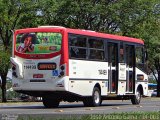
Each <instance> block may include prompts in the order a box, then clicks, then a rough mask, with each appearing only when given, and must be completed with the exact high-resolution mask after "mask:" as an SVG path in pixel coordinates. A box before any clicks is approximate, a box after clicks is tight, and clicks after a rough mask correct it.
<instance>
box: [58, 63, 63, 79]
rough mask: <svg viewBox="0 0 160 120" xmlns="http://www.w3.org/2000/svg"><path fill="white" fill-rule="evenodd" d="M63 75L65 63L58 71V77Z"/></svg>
mask: <svg viewBox="0 0 160 120" xmlns="http://www.w3.org/2000/svg"><path fill="white" fill-rule="evenodd" d="M64 75H65V65H61V66H60V73H59V76H58V77H63V76H64Z"/></svg>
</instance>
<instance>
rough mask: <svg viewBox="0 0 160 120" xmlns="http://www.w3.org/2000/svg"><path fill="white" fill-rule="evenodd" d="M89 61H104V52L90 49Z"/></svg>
mask: <svg viewBox="0 0 160 120" xmlns="http://www.w3.org/2000/svg"><path fill="white" fill-rule="evenodd" d="M89 59H95V60H104V51H102V50H96V49H91V50H90V55H89Z"/></svg>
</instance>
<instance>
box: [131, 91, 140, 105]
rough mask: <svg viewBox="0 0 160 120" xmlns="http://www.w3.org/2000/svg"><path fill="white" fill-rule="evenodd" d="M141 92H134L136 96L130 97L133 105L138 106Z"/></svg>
mask: <svg viewBox="0 0 160 120" xmlns="http://www.w3.org/2000/svg"><path fill="white" fill-rule="evenodd" d="M141 96H142V95H141V91H140V90H139V89H138V90H137V91H136V94H135V95H134V96H132V97H131V102H132V104H133V105H138V104H140V102H141Z"/></svg>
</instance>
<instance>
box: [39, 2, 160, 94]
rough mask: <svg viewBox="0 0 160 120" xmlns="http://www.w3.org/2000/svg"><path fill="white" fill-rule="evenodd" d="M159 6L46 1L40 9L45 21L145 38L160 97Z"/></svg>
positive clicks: (157, 3) (150, 3)
mask: <svg viewBox="0 0 160 120" xmlns="http://www.w3.org/2000/svg"><path fill="white" fill-rule="evenodd" d="M42 1H43V0H42ZM52 1H54V2H52ZM48 6H50V7H48ZM159 8H160V4H159V0H88V1H85V0H80V1H72V0H61V2H60V1H56V0H47V1H46V2H45V1H43V6H42V9H41V12H42V18H43V17H44V18H46V19H45V20H44V21H43V23H45V24H49V25H61V26H65V27H71V28H81V29H90V30H95V31H101V32H107V33H115V34H120V35H125V36H130V37H136V38H141V39H143V40H145V44H146V48H147V51H148V55H149V68H150V70H151V71H154V70H156V71H157V73H158V78H157V83H158V86H157V89H158V94H157V95H158V96H160V93H159V92H160V50H159V48H160V46H159V44H160V36H159V31H160V22H159V21H160V20H159V18H160V17H159V15H160V9H159Z"/></svg>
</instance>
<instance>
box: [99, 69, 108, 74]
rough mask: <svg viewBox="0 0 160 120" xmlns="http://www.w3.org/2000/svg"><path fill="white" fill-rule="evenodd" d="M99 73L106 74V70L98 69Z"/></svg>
mask: <svg viewBox="0 0 160 120" xmlns="http://www.w3.org/2000/svg"><path fill="white" fill-rule="evenodd" d="M98 71H99V75H107V70H98Z"/></svg>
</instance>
